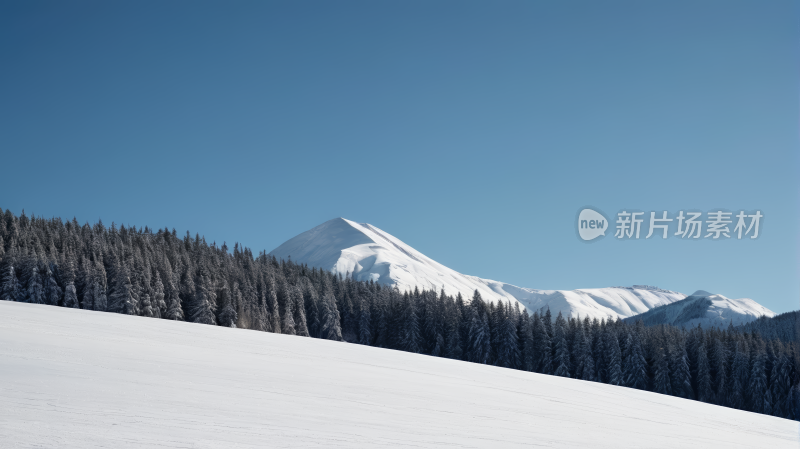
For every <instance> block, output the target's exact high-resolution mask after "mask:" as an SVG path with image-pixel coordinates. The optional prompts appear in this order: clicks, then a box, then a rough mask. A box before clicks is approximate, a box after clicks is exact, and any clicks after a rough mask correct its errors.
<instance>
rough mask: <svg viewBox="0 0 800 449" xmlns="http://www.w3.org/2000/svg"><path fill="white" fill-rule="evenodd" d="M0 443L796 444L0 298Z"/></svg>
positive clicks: (652, 404)
mask: <svg viewBox="0 0 800 449" xmlns="http://www.w3.org/2000/svg"><path fill="white" fill-rule="evenodd" d="M0 316H2V317H3V319H2V320H0V367H1V368H0V385H2V388H0V404H2V406H0V447H3V448H50V447H57V448H81V449H89V448H120V449H132V448H153V447H158V448H162V449H167V448H242V449H245V448H248V449H252V448H263V447H306V448H383V447H392V448H396V447H415V448H434V447H437V448H444V447H450V448H452V447H461V448H498V447H502V448H523V447H531V446H546V447H549V448H575V447H592V448H640V447H648V448H675V447H704V448H716V447H720V448H754V447H762V448H770V449H782V448H796V447H797V422H796V421H790V420H788V419H781V418H775V417H773V416H767V415H761V414H757V413H750V412H745V411H741V410H736V409H733V408H726V407H719V406H716V405H711V404H705V403H703V402H700V401H691V400H687V399H681V398H677V397H673V396H667V395H663V394H657V393H652V392H648V391H642V390H636V389H633V388H623V387H617V386H613V385H605V384H601V383H598V382H585V381H582V380H576V379H568V378H564V377H558V376H547V375H544V374H536V373H529V372H525V371H518V370H512V369H505V368H498V367H495V366H488V365H482V364H477V363H468V362H461V361H457V360H450V359H444V358H438V357H430V356H424V355H420V354H411V353H408V352H402V351H390V350H387V349H380V348H373V347H369V346H364V345H355V344H347V343H342V342H336V341H329V340H318V339H314V338H302V337H297V336H292V335H282V334H273V333H269V332H256V331H249V330H243V329H230V328H224V327H218V326H206V325H202V324H193V323H187V322H180V321H169V320H157V319H152V318H144V317H137V316H129V315H121V314H116V313H101V312H93V311H89V310H81V309H71V308H65V307H52V306H45V305H38V304H25V303H19V302H10V301H0Z"/></svg>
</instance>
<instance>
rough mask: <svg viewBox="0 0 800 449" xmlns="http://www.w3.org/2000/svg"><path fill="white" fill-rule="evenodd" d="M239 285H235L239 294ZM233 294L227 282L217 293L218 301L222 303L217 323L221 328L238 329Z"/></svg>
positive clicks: (224, 282)
mask: <svg viewBox="0 0 800 449" xmlns="http://www.w3.org/2000/svg"><path fill="white" fill-rule="evenodd" d="M238 287H239V286H238V284H236V285H235V288H236V290H237V293H239V292H238V290H239V288H238ZM232 296H233V295H232V294H231V290H230V289H229V288H228V283H227V282H226V281H224V280H223V281H222V287H221V288H220V289H219V290H218V291H217V300H218V302H219V303H220V305H219V313H218V314H217V321H218V322H219V325H220V326H224V327H236V320H237V319H238V314H237V313H236V310H235V309H234V307H233V301H232Z"/></svg>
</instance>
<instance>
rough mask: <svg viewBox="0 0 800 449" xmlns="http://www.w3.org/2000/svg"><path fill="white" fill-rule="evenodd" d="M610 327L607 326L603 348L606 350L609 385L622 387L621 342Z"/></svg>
mask: <svg viewBox="0 0 800 449" xmlns="http://www.w3.org/2000/svg"><path fill="white" fill-rule="evenodd" d="M609 327H610V326H606V329H605V331H604V337H603V338H604V344H603V346H604V348H605V350H606V352H605V356H604V357H603V360H604V362H605V372H606V376H607V377H606V378H607V383H609V384H611V385H622V351H621V349H620V347H619V340H618V339H617V337H616V335H614V330H613V329H610V328H609Z"/></svg>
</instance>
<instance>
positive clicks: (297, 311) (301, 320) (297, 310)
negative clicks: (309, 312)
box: [291, 286, 309, 337]
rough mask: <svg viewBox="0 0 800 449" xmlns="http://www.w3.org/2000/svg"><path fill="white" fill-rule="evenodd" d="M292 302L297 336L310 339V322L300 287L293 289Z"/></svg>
mask: <svg viewBox="0 0 800 449" xmlns="http://www.w3.org/2000/svg"><path fill="white" fill-rule="evenodd" d="M291 293H292V300H293V301H294V304H293V307H292V311H293V312H294V329H295V334H296V335H299V336H301V337H308V336H309V333H308V322H307V321H306V308H305V300H304V299H303V292H302V291H301V290H300V287H297V286H295V287H292V292H291Z"/></svg>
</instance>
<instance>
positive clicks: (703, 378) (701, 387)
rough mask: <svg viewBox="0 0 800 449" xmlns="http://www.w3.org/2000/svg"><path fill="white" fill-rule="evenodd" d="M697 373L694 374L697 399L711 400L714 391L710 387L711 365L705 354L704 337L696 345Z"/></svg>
mask: <svg viewBox="0 0 800 449" xmlns="http://www.w3.org/2000/svg"><path fill="white" fill-rule="evenodd" d="M696 351H697V354H696V359H697V373H696V374H695V378H696V379H697V380H696V383H697V400H698V401H702V402H712V401H713V398H714V391H713V389H712V388H711V366H710V364H709V361H708V355H707V354H706V342H705V339H703V340H701V342H700V344H699V345H698V346H697V350H696Z"/></svg>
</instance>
